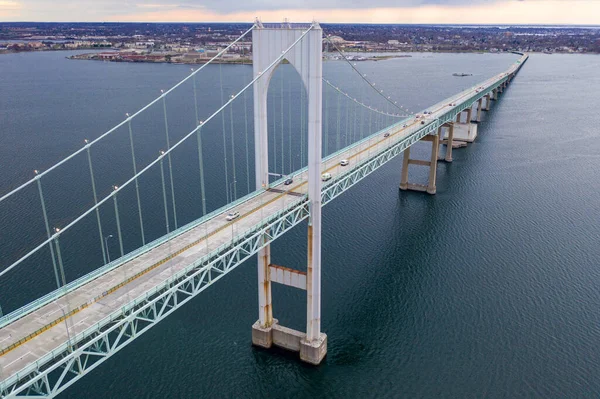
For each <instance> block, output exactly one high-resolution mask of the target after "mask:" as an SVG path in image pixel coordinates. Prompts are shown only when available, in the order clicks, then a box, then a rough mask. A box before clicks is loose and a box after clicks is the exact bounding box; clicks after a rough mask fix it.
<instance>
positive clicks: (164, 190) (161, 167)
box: [160, 151, 171, 234]
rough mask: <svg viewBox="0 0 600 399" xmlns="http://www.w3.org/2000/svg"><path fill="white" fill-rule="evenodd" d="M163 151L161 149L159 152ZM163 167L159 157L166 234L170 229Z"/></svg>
mask: <svg viewBox="0 0 600 399" xmlns="http://www.w3.org/2000/svg"><path fill="white" fill-rule="evenodd" d="M162 153H163V151H161V154H162ZM164 169H165V168H164V167H163V160H162V158H161V159H160V180H161V182H162V192H163V204H164V207H165V225H166V227H167V234H169V232H170V231H171V229H170V228H169V208H167V189H166V187H165V170H164Z"/></svg>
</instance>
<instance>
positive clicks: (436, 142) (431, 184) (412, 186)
mask: <svg viewBox="0 0 600 399" xmlns="http://www.w3.org/2000/svg"><path fill="white" fill-rule="evenodd" d="M441 132H442V128H441V127H440V128H439V129H438V131H437V134H435V135H428V136H425V137H423V138H422V139H421V141H430V142H431V159H430V160H429V161H425V160H421V159H410V147H408V148H407V149H406V150H404V159H403V161H402V176H401V179H400V190H412V191H423V192H426V193H427V194H431V195H433V194H435V193H436V186H435V180H436V174H437V161H438V155H439V150H440V135H441ZM411 164H412V165H420V166H429V178H428V181H427V185H424V184H417V183H409V182H408V167H409V165H411Z"/></svg>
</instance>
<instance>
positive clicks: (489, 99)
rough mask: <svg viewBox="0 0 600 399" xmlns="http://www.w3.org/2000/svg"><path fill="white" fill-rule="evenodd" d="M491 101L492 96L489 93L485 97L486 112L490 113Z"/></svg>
mask: <svg viewBox="0 0 600 399" xmlns="http://www.w3.org/2000/svg"><path fill="white" fill-rule="evenodd" d="M490 101H491V95H490V94H489V93H488V94H486V96H485V110H486V111H489V110H490V105H491V104H490Z"/></svg>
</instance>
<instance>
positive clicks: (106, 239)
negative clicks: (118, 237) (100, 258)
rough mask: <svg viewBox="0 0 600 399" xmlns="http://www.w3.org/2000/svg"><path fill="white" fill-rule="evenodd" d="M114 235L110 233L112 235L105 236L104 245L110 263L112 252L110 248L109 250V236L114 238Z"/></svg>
mask: <svg viewBox="0 0 600 399" xmlns="http://www.w3.org/2000/svg"><path fill="white" fill-rule="evenodd" d="M112 237H113V235H112V234H110V235H107V236H106V237H104V246H105V248H106V257H107V259H108V263H110V252H109V250H108V239H109V238H112Z"/></svg>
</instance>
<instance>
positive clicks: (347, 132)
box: [344, 104, 352, 147]
mask: <svg viewBox="0 0 600 399" xmlns="http://www.w3.org/2000/svg"><path fill="white" fill-rule="evenodd" d="M351 106H352V105H351V104H347V105H345V108H346V131H345V132H344V141H345V145H344V147H348V135H349V133H350V107H351Z"/></svg>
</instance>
